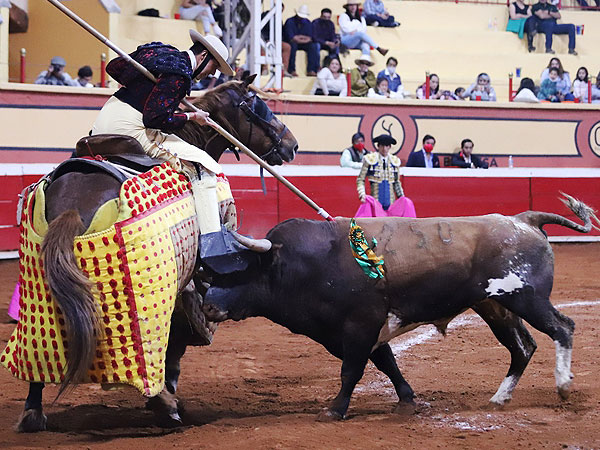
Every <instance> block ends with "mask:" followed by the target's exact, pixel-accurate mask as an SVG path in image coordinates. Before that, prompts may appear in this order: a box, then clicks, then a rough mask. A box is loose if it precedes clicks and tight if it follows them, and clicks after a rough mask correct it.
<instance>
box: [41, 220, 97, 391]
mask: <svg viewBox="0 0 600 450" xmlns="http://www.w3.org/2000/svg"><path fill="white" fill-rule="evenodd" d="M83 231H84V225H83V223H82V222H81V217H80V216H79V213H78V212H77V211H75V210H73V209H71V210H68V211H65V212H63V213H62V214H61V215H60V216H58V217H57V218H56V219H54V220H53V221H52V222H51V223H50V225H49V227H48V233H47V234H46V236H45V238H44V243H43V244H42V256H43V258H44V268H45V271H46V278H47V281H48V285H49V286H50V290H51V292H52V295H53V296H54V298H55V299H56V302H57V303H58V306H59V307H60V309H61V310H62V314H63V316H64V319H65V323H66V333H67V336H66V339H67V341H68V343H69V350H68V356H67V372H66V373H65V378H64V380H63V381H62V385H61V387H60V390H59V392H58V396H60V395H61V394H62V393H63V392H64V391H65V389H66V388H67V387H68V386H69V384H71V383H78V382H80V381H82V380H83V379H84V377H85V376H86V374H87V371H88V368H89V367H90V364H91V363H92V361H93V358H94V355H95V349H96V332H97V330H98V329H99V325H98V314H97V310H96V306H95V305H96V303H95V300H94V297H93V295H92V284H91V282H90V281H89V280H88V279H87V278H86V277H85V275H84V274H83V273H82V271H81V269H80V268H79V267H78V266H77V263H76V260H75V255H74V253H73V241H74V239H75V236H77V235H80V234H81V233H83ZM58 396H57V398H58Z"/></svg>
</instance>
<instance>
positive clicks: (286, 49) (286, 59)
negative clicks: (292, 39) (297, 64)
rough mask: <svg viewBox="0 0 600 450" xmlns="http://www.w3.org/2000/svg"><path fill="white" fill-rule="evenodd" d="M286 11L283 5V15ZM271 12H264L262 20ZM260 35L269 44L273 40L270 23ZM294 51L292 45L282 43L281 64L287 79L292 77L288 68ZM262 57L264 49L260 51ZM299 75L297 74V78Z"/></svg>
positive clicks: (261, 16)
mask: <svg viewBox="0 0 600 450" xmlns="http://www.w3.org/2000/svg"><path fill="white" fill-rule="evenodd" d="M284 10H285V5H284V4H283V3H282V4H281V12H282V13H283V11H284ZM268 12H269V11H264V12H263V13H262V14H261V15H260V18H261V20H262V19H264V17H265V16H266V15H267V14H268ZM260 35H261V37H262V39H263V41H265V42H267V41H270V40H271V25H270V24H269V22H267V23H266V24H265V26H264V27H263V28H262V30H260ZM291 51H292V47H291V46H290V44H288V43H287V42H285V41H281V63H282V64H283V70H284V72H283V74H284V76H286V77H291V76H292V75H291V74H290V73H289V72H288V66H289V63H290V52H291ZM260 54H261V55H264V49H261V51H260ZM264 69H266V66H265V67H264ZM297 75H298V74H296V76H297Z"/></svg>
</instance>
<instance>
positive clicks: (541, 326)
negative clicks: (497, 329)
mask: <svg viewBox="0 0 600 450" xmlns="http://www.w3.org/2000/svg"><path fill="white" fill-rule="evenodd" d="M550 286H552V284H550ZM549 297H550V292H549V290H548V292H547V293H545V292H544V289H540V288H538V287H537V286H536V287H535V288H534V287H533V286H531V285H526V286H525V287H524V288H522V289H520V290H519V291H518V292H513V293H510V294H505V295H500V296H498V298H496V300H497V301H498V302H499V303H500V304H502V305H503V306H504V307H506V308H507V309H509V310H510V311H512V312H513V313H515V314H516V315H517V316H519V317H521V318H523V319H524V320H525V321H527V322H528V323H529V324H531V326H532V327H534V328H536V329H537V330H539V331H541V332H542V333H544V334H547V335H548V336H549V337H550V338H551V339H552V340H553V341H554V344H555V346H556V368H555V371H554V376H555V378H556V387H557V390H558V394H559V395H560V397H561V398H562V399H563V400H566V399H567V398H568V397H569V393H570V388H571V383H572V381H573V374H572V373H571V354H572V352H573V332H574V331H575V323H574V322H573V320H571V319H570V318H569V317H567V316H564V315H563V314H561V313H560V312H558V311H557V310H556V309H555V308H554V306H552V303H550V299H549Z"/></svg>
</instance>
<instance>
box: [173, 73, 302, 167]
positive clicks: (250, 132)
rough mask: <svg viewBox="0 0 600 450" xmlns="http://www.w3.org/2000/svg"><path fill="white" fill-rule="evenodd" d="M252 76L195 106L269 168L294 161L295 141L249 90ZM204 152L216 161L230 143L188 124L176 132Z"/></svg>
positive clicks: (225, 86)
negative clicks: (268, 165) (262, 160)
mask: <svg viewBox="0 0 600 450" xmlns="http://www.w3.org/2000/svg"><path fill="white" fill-rule="evenodd" d="M254 78H255V75H253V76H250V77H247V78H245V79H244V80H242V81H229V82H227V83H224V84H222V85H220V86H218V87H216V88H214V89H212V90H210V91H207V92H206V93H205V94H204V95H203V96H202V97H200V98H198V99H197V100H196V101H194V106H196V107H198V108H200V109H203V110H204V111H206V112H208V113H209V114H210V116H211V118H212V119H213V120H214V121H215V122H217V123H218V124H219V125H221V126H222V127H223V128H225V129H226V130H227V131H228V132H229V133H231V134H232V135H233V136H235V137H236V138H237V139H239V140H240V141H241V142H242V143H243V144H244V145H246V146H247V147H249V148H250V149H251V150H252V151H253V152H255V153H256V154H257V155H258V156H260V157H261V158H262V159H264V160H265V161H266V162H267V163H269V164H270V165H272V166H275V165H281V164H282V163H283V162H284V161H285V162H290V161H291V160H293V159H294V156H295V154H296V151H297V150H298V141H296V138H295V137H294V135H293V134H292V132H291V131H290V130H289V129H288V128H287V127H286V126H285V125H284V124H283V123H282V122H281V121H280V120H279V119H278V118H277V117H275V115H274V114H273V112H272V111H271V109H270V108H269V107H268V106H267V104H266V103H265V102H264V101H263V100H262V99H261V98H260V97H259V96H258V95H257V93H256V91H254V90H252V89H250V85H251V84H252V82H253V81H254ZM176 134H177V135H178V136H179V137H181V138H182V139H184V140H185V141H187V142H189V143H190V144H193V145H196V146H197V147H199V148H202V149H203V150H205V151H206V152H207V153H208V154H209V155H211V156H212V157H213V158H214V159H215V160H216V161H218V160H219V158H220V156H221V154H222V153H223V152H224V151H225V150H226V149H228V148H231V147H232V144H231V143H230V142H229V141H228V140H227V139H226V138H224V137H223V136H221V135H220V134H219V133H218V132H217V131H216V130H214V129H213V128H211V127H208V126H201V125H199V124H198V123H196V122H188V123H187V124H186V125H185V127H184V128H183V129H182V130H180V131H178V132H177V133H176Z"/></svg>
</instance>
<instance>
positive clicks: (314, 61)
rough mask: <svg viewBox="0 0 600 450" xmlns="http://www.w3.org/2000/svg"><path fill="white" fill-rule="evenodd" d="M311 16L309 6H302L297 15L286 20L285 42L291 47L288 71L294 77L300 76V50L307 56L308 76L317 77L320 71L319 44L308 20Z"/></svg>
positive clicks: (284, 28)
mask: <svg viewBox="0 0 600 450" xmlns="http://www.w3.org/2000/svg"><path fill="white" fill-rule="evenodd" d="M309 16H310V13H309V12H308V6H306V5H301V6H300V8H299V9H297V10H296V15H295V16H294V17H290V18H289V19H288V20H286V21H285V24H284V25H283V40H284V41H285V42H287V43H288V44H290V47H291V49H290V50H291V51H290V62H289V64H288V71H289V72H290V73H291V74H292V76H298V74H297V73H296V52H297V51H298V50H304V51H305V52H306V55H307V59H308V63H307V67H306V75H307V76H309V77H316V76H317V72H318V71H319V50H318V46H317V43H316V42H314V41H313V31H312V23H311V21H310V20H308V18H309Z"/></svg>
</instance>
